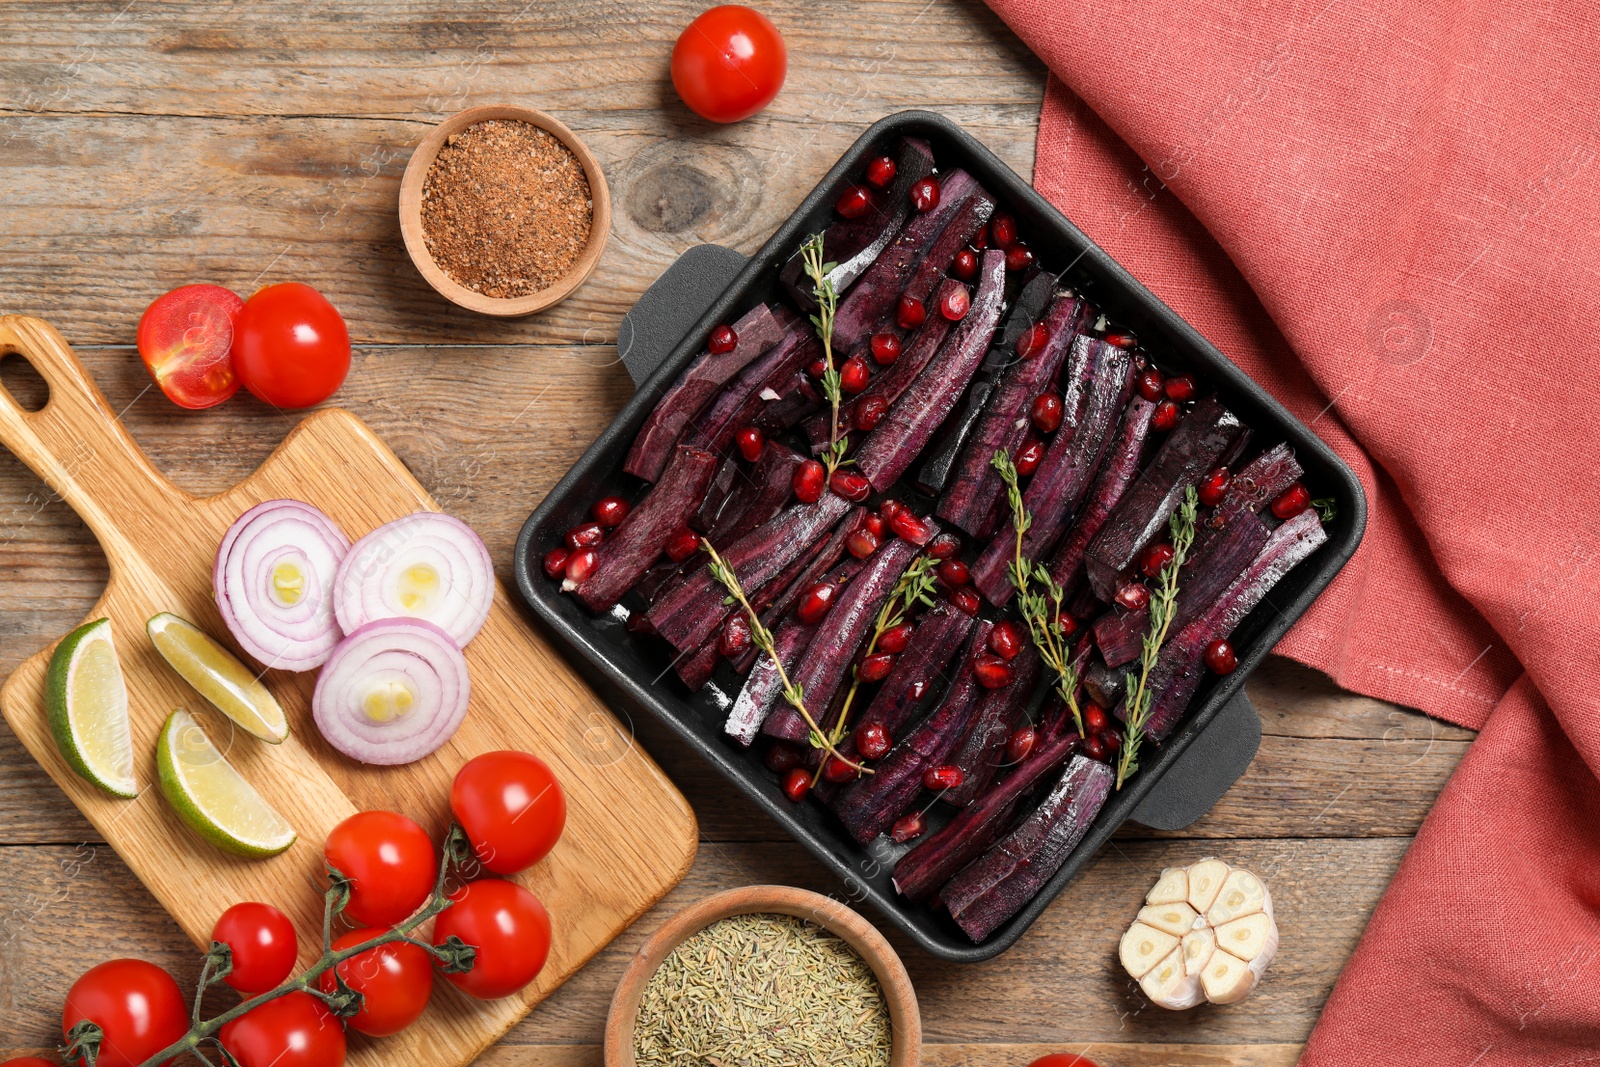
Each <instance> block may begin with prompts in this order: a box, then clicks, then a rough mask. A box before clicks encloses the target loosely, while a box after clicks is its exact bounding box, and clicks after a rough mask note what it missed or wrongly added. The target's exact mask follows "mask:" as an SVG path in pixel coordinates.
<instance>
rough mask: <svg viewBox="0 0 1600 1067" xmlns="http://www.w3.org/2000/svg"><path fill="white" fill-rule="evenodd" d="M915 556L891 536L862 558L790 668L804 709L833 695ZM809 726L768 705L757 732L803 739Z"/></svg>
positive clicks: (786, 708)
mask: <svg viewBox="0 0 1600 1067" xmlns="http://www.w3.org/2000/svg"><path fill="white" fill-rule="evenodd" d="M916 556H917V546H916V545H914V544H912V543H911V542H910V541H902V540H900V539H899V538H894V539H892V540H890V541H888V542H887V543H886V544H884V545H883V546H882V547H881V548H879V549H878V550H877V551H876V552H874V553H873V554H872V555H871V556H868V557H867V560H866V566H865V567H863V568H862V571H861V573H860V574H859V575H858V576H857V577H856V579H855V580H854V581H853V582H851V583H850V584H849V585H847V586H846V587H845V590H844V592H843V593H841V594H839V599H838V601H837V602H835V603H834V605H833V607H831V608H829V609H828V613H827V614H826V615H824V616H823V617H822V621H821V622H820V623H818V624H817V632H816V635H815V636H814V638H813V640H812V642H811V645H810V646H809V647H808V648H807V649H806V654H805V656H804V657H803V658H802V659H801V660H800V665H799V666H798V667H796V668H795V673H794V676H793V679H794V684H795V685H797V686H799V687H800V689H801V691H802V692H804V693H805V698H806V705H807V707H815V708H820V707H822V706H824V705H826V704H827V703H828V702H829V701H830V700H832V699H833V694H834V693H835V692H836V691H837V690H838V688H839V686H840V685H842V684H843V682H844V679H845V675H846V674H848V673H849V671H850V664H851V663H852V662H853V661H854V659H855V655H856V649H857V648H858V647H859V646H860V645H861V642H862V641H864V640H866V637H867V634H868V633H869V632H871V630H872V624H873V622H874V620H876V619H877V617H878V610H879V609H880V608H882V607H883V605H884V602H885V601H887V600H888V599H889V594H890V593H892V592H893V591H894V586H895V583H896V582H898V581H899V580H900V576H901V575H902V574H904V573H905V570H906V568H907V567H909V566H911V561H912V560H913V559H915V558H916ZM809 730H810V727H809V726H807V725H806V721H805V719H803V718H801V716H800V713H799V712H798V711H796V710H795V709H794V708H793V707H792V706H791V705H788V704H785V705H783V706H781V707H777V708H774V709H773V711H772V714H771V715H768V716H767V721H766V722H765V723H764V724H762V727H761V732H762V733H764V734H768V735H770V736H772V737H781V738H784V739H785V740H788V741H799V740H801V739H802V738H804V737H805V736H806V734H807V732H808V731H809Z"/></svg>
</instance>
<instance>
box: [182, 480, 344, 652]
mask: <svg viewBox="0 0 1600 1067" xmlns="http://www.w3.org/2000/svg"><path fill="white" fill-rule="evenodd" d="M349 549H350V539H349V538H348V537H346V536H345V535H344V532H343V531H341V530H340V529H339V528H338V527H337V526H335V525H334V524H333V520H332V519H330V518H328V516H326V515H324V514H323V513H322V512H320V511H318V510H317V509H316V508H314V507H312V506H311V505H310V504H307V503H305V502H304V501H301V500H268V501H266V502H264V503H261V504H257V505H256V506H255V507H253V508H251V509H250V510H249V511H246V512H245V513H244V514H243V515H240V516H239V517H238V518H237V519H235V520H234V523H233V525H232V526H230V527H228V532H227V533H225V534H223V535H222V544H221V545H219V546H218V547H217V562H216V565H215V567H214V568H213V570H212V573H211V586H212V591H213V593H214V595H215V596H216V600H217V609H218V610H219V611H220V612H221V613H222V620H223V622H225V623H226V624H227V626H228V631H229V632H230V633H232V634H233V636H234V638H235V639H236V640H237V641H238V642H239V644H240V645H241V646H242V647H243V648H244V650H245V651H246V652H248V653H249V654H250V655H251V656H253V657H254V658H255V659H257V660H259V661H260V662H261V663H262V664H263V665H264V666H266V667H269V668H277V669H279V670H286V671H309V670H311V669H312V668H314V667H320V666H321V665H322V664H323V663H324V662H326V661H327V658H328V656H329V654H330V653H332V652H333V646H334V645H336V644H338V643H339V638H340V637H341V636H343V632H342V631H341V630H340V629H339V624H338V622H337V621H335V618H334V610H333V601H334V597H333V585H334V579H335V577H336V575H337V574H338V570H339V564H340V561H342V560H343V559H344V556H345V553H346V552H348V551H349Z"/></svg>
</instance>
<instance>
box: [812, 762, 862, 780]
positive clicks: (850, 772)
mask: <svg viewBox="0 0 1600 1067" xmlns="http://www.w3.org/2000/svg"><path fill="white" fill-rule="evenodd" d="M860 773H861V772H860V771H858V770H856V767H855V764H853V763H846V762H845V761H844V760H842V759H838V758H837V757H834V756H829V757H828V761H827V762H826V763H824V764H823V765H822V777H824V778H826V779H827V780H828V781H830V782H833V783H835V784H838V783H839V782H848V781H849V780H850V779H852V778H854V777H855V776H856V775H858V774H860Z"/></svg>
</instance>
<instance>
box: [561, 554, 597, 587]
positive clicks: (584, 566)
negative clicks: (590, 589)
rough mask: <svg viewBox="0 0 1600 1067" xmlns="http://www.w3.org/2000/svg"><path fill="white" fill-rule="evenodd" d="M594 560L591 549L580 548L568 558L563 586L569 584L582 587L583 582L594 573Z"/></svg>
mask: <svg viewBox="0 0 1600 1067" xmlns="http://www.w3.org/2000/svg"><path fill="white" fill-rule="evenodd" d="M596 559H597V557H596V556H595V551H594V549H592V548H582V549H579V550H578V551H576V552H574V553H573V554H572V555H570V556H568V557H567V571H566V574H565V575H564V578H565V582H563V584H566V582H571V583H572V584H573V585H574V586H578V585H582V584H583V583H584V580H585V579H586V578H588V577H589V575H591V574H593V573H594V565H595V561H596Z"/></svg>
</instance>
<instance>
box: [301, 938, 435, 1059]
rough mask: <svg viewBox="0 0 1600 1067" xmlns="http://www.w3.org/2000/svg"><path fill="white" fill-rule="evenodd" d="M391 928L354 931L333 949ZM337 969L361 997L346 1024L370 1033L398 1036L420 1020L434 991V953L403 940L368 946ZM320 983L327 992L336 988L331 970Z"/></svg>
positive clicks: (359, 942) (350, 946)
mask: <svg viewBox="0 0 1600 1067" xmlns="http://www.w3.org/2000/svg"><path fill="white" fill-rule="evenodd" d="M387 932H388V931H386V930H381V929H379V928H377V927H370V928H368V929H365V930H352V931H350V932H349V933H348V934H345V935H343V936H342V937H340V938H338V939H336V940H335V941H334V943H333V950H334V951H335V952H342V951H344V950H345V949H347V948H353V947H355V946H356V945H359V944H361V942H363V941H371V940H372V939H373V938H375V937H382V936H383V935H384V934H385V933H387ZM334 970H336V971H338V972H339V977H341V978H343V979H344V981H345V985H347V986H349V987H350V988H351V989H354V990H355V991H356V992H357V993H360V994H361V998H362V1000H361V1010H360V1011H358V1012H356V1014H355V1015H353V1016H351V1017H350V1018H349V1019H347V1020H346V1021H345V1024H346V1025H347V1026H349V1027H350V1029H352V1030H359V1031H360V1032H361V1033H363V1034H366V1035H367V1036H368V1037H388V1036H389V1035H390V1034H398V1033H399V1032H400V1031H402V1030H404V1029H405V1028H406V1027H408V1026H410V1025H411V1024H412V1023H414V1022H416V1021H417V1016H419V1015H421V1014H422V1011H423V1009H424V1008H426V1007H427V1006H428V997H429V996H430V995H431V994H432V993H433V957H432V956H430V955H429V954H428V952H427V950H425V949H423V948H422V947H421V946H419V945H413V944H410V943H408V942H405V941H391V942H389V943H388V944H387V945H379V946H378V947H377V948H369V949H367V951H365V952H363V953H361V954H360V955H357V956H351V957H350V958H349V959H347V960H345V961H344V962H343V963H341V964H339V966H338V967H335V968H334ZM319 981H320V984H321V986H322V991H323V992H324V993H332V992H333V991H334V988H335V986H336V983H335V982H334V979H333V971H327V972H324V973H323V975H322V978H321V979H320V980H319Z"/></svg>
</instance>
